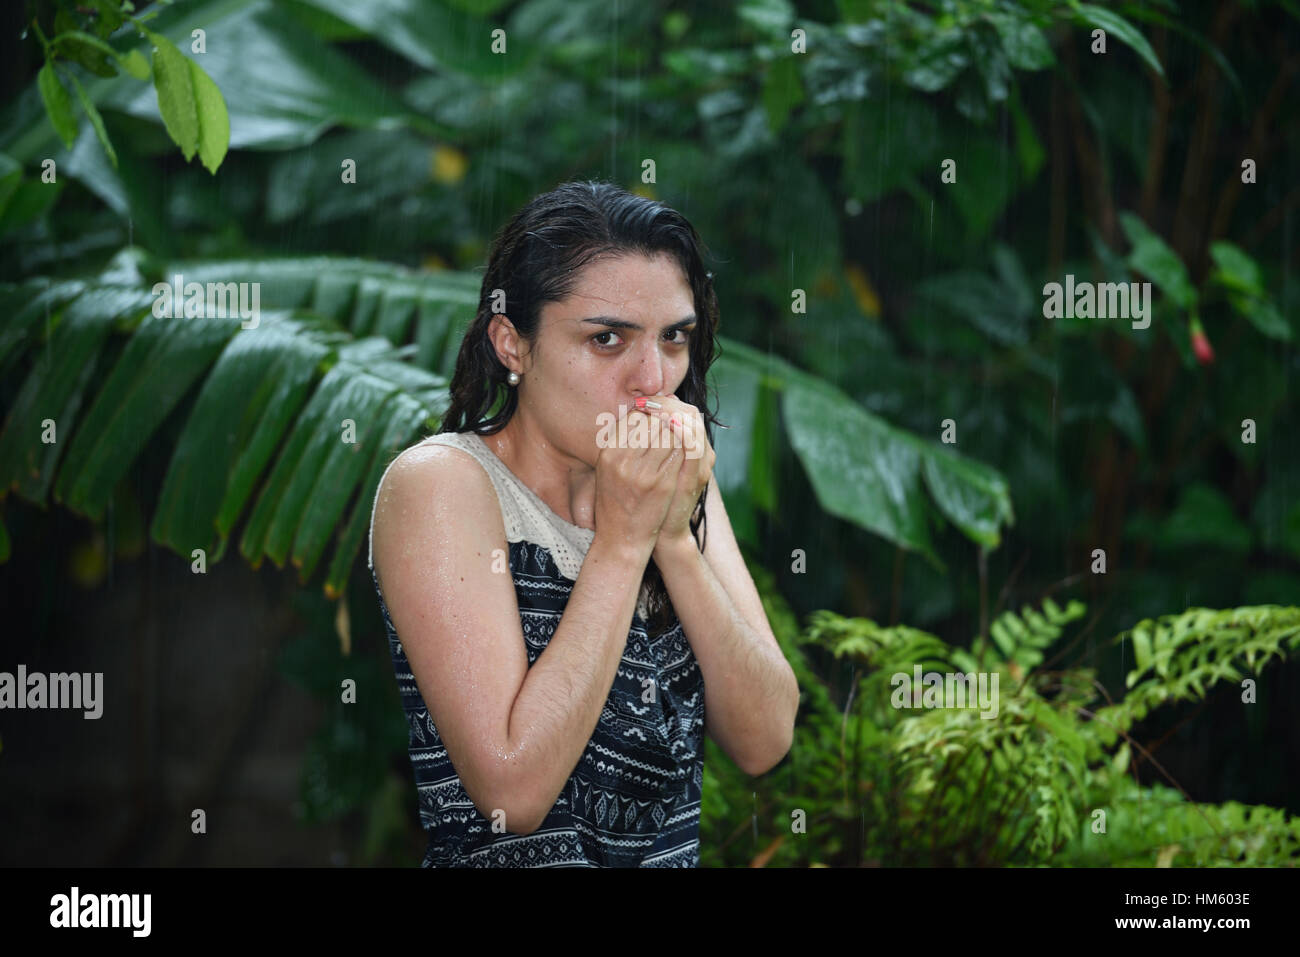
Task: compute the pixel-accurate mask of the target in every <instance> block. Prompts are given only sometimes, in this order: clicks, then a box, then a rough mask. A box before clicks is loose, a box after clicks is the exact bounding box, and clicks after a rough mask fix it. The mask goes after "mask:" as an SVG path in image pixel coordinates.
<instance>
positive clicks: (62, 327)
mask: <svg viewBox="0 0 1300 957" xmlns="http://www.w3.org/2000/svg"><path fill="white" fill-rule="evenodd" d="M78 285H79V284H78ZM74 288H75V287H74ZM67 291H68V290H67V288H66V287H65V288H63V289H61V290H51V291H50V292H47V293H46V294H43V295H42V296H40V297H38V298H37V299H36V300H34V301H33V303H32V304H31V305H29V306H28V308H27V310H25V312H26V313H27V314H28V315H29V316H32V314H33V313H34V316H32V317H33V318H41V317H42V314H43V311H44V309H43V307H44V306H45V305H48V304H49V302H50V301H51V300H52V298H53V295H52V294H54V295H58V294H65V293H66V292H67ZM149 302H150V296H149V295H148V293H146V292H145V291H144V290H141V289H116V288H111V287H109V288H105V287H91V288H90V289H88V290H87V291H85V292H82V293H81V294H80V295H79V296H78V298H77V299H76V300H75V301H73V302H72V303H71V304H70V305H68V306H66V308H63V309H62V310H61V313H60V314H59V315H58V316H57V317H56V321H55V324H54V328H53V331H52V333H51V334H50V337H49V339H48V340H47V341H46V342H45V344H44V345H43V346H41V347H40V348H39V350H38V351H36V352H35V354H34V359H35V361H34V363H33V365H32V369H31V372H30V373H29V375H28V376H27V379H26V380H25V381H24V382H23V385H22V388H21V389H20V390H19V392H18V396H17V397H16V399H15V400H14V404H13V407H12V408H11V409H10V410H9V414H8V416H7V417H6V419H5V425H4V432H3V433H2V434H0V482H3V487H4V488H6V489H9V488H13V489H16V490H17V491H18V492H19V494H21V495H22V496H23V497H24V498H27V499H29V500H30V501H33V502H40V503H42V504H43V503H44V501H45V496H46V493H47V491H48V489H49V486H50V479H51V477H52V475H53V472H54V465H55V462H56V461H57V460H58V458H59V456H60V454H61V453H63V451H64V450H65V449H67V448H68V447H69V445H70V443H71V442H72V437H73V432H74V429H75V426H76V423H77V413H78V411H79V409H80V407H81V404H82V398H83V393H84V391H85V388H86V385H87V383H88V382H89V380H90V378H91V376H92V375H93V374H94V372H95V369H96V366H97V361H98V359H99V354H100V349H101V347H102V345H103V343H104V340H105V339H106V338H107V337H108V334H109V330H110V329H111V327H112V325H113V323H114V321H116V320H117V319H118V318H119V317H121V316H124V315H132V314H138V313H139V312H142V311H143V310H145V309H148V308H149ZM47 421H49V422H52V423H53V425H54V430H53V437H54V441H53V442H46V441H44V437H45V435H46V427H45V425H44V423H46V422H47Z"/></svg>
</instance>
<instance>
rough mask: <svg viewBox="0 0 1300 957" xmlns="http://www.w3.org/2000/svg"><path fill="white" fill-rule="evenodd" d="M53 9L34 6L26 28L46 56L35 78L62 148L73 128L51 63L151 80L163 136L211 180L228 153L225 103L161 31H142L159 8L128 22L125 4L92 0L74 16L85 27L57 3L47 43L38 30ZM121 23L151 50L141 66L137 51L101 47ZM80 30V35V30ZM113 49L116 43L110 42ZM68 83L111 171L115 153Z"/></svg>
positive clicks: (79, 90)
mask: <svg viewBox="0 0 1300 957" xmlns="http://www.w3.org/2000/svg"><path fill="white" fill-rule="evenodd" d="M53 6H55V5H54V4H44V5H41V6H40V7H38V9H37V14H36V17H35V18H34V19H33V21H32V25H33V27H34V28H35V32H36V36H37V38H38V39H39V40H40V43H41V46H42V47H43V48H44V51H45V65H44V66H42V67H41V70H40V73H39V75H38V85H39V87H40V91H41V100H42V101H43V103H44V105H45V112H46V114H47V115H48V116H49V118H50V123H51V125H52V126H53V127H54V129H55V131H56V132H57V133H58V135H59V138H60V139H61V140H62V141H63V144H64V146H66V147H67V148H68V149H71V148H72V146H73V142H74V140H75V139H76V137H77V126H76V120H75V118H74V117H73V114H72V104H71V102H70V101H69V99H68V94H67V91H66V90H65V89H64V88H63V84H62V83H61V81H60V79H59V76H58V72H57V69H56V63H58V62H59V60H64V61H65V62H69V63H76V64H78V65H80V66H81V67H83V68H84V69H85V70H86V71H87V72H88V73H91V74H94V75H95V76H98V77H106V78H113V77H116V76H118V72H117V70H118V68H119V67H120V68H121V69H122V70H123V71H125V73H126V74H127V75H128V76H130V77H132V78H134V79H136V80H147V79H148V78H149V76H150V74H151V73H152V75H153V81H154V90H155V92H156V93H157V96H158V111H159V114H160V115H161V117H162V121H163V124H164V125H165V127H166V129H167V133H168V135H169V136H170V137H171V138H172V141H173V142H175V143H176V145H178V146H179V147H180V148H181V152H182V154H183V155H184V156H185V159H186V161H187V162H188V161H189V160H190V159H191V158H192V157H193V156H194V154H195V152H198V154H199V158H200V160H201V161H202V163H203V165H204V166H205V167H206V168H207V170H208V172H209V173H213V174H215V173H216V172H217V168H218V167H219V166H220V165H221V161H222V160H223V159H224V158H225V155H226V150H227V148H228V147H229V146H230V118H229V115H228V114H227V111H226V101H225V99H224V97H222V95H221V91H220V90H218V89H217V86H216V84H215V83H213V82H212V78H211V77H210V76H208V74H207V73H206V72H204V70H203V68H202V67H200V66H199V65H198V63H197V62H196V61H195V60H193V59H190V58H187V57H186V56H185V55H184V54H182V53H181V52H180V50H179V49H177V47H176V45H175V44H174V43H173V42H172V41H171V40H170V39H168V38H167V37H166V36H164V35H163V34H162V33H161V32H157V31H155V30H150V29H149V28H148V27H146V26H145V25H144V24H145V22H146V21H148V20H151V19H153V18H154V17H156V16H158V15H159V13H161V12H162V11H163V7H164V6H165V5H162V6H159V7H158V8H156V9H152V10H150V11H148V12H147V13H143V14H141V15H139V16H135V15H134V14H133V11H134V4H132V3H130V2H123V3H113V2H110V0H99V2H97V3H95V4H93V5H92V6H89V7H82V8H79V9H78V13H77V15H76V16H80V17H82V19H83V20H84V21H85V23H84V24H82V25H78V23H77V19H76V16H74V14H72V13H70V12H69V8H68V7H67V6H64V5H61V4H60V5H57V9H56V10H55V12H54V14H53V22H54V28H55V31H56V32H55V34H54V36H53V37H51V38H50V39H48V40H47V39H46V37H45V33H44V31H43V30H42V29H41V25H40V24H41V19H42V18H43V17H44V16H46V15H47V14H48V11H49V8H50V7H53ZM165 19H166V18H165ZM171 19H174V18H171ZM124 23H129V24H130V25H131V26H132V27H134V28H135V30H136V32H137V33H139V35H140V37H142V38H143V39H145V40H147V41H148V43H149V44H150V46H151V52H150V59H149V61H148V62H146V61H145V58H144V55H143V53H142V52H141V51H140V50H139V49H132V50H125V51H124V50H121V49H118V48H117V47H115V46H112V45H111V44H110V43H109V42H108V40H109V37H110V35H111V34H113V33H115V32H116V31H117V30H118V29H119V28H120V27H121V26H122V25H123V24H124ZM83 25H84V27H85V29H82V28H81V26H83ZM87 30H94V31H95V33H96V34H97V35H92V34H91V33H88V32H86V31H87ZM113 42H115V43H116V42H120V40H116V39H115V40H114V41H113ZM68 80H69V82H70V83H71V84H72V89H73V91H74V92H75V93H76V94H77V100H78V102H79V103H80V104H81V107H82V109H83V110H85V112H86V116H87V118H88V119H89V120H90V124H91V127H92V129H93V130H94V131H95V136H96V137H97V138H98V139H99V142H100V145H101V146H103V148H104V153H105V154H106V155H107V157H108V160H109V162H110V163H111V164H112V165H113V167H114V168H115V169H116V168H117V165H118V162H117V151H116V150H115V149H114V148H113V144H112V142H111V141H110V140H109V136H108V130H107V129H106V128H105V126H104V120H103V118H102V117H101V116H100V113H99V109H98V108H97V107H96V105H95V101H94V99H93V98H92V97H91V96H90V95H88V94H87V92H86V90H85V89H84V88H83V87H82V85H81V83H80V81H78V79H77V77H76V76H75V75H74V74H71V73H69V75H68Z"/></svg>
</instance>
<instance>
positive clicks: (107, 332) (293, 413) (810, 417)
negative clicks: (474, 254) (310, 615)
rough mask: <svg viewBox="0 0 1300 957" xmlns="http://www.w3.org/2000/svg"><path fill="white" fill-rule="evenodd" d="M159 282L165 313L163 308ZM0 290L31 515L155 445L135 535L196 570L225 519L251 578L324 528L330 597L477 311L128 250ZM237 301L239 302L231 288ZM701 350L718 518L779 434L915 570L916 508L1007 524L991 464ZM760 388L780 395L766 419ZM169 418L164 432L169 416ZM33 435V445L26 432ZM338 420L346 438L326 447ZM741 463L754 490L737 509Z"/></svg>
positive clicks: (846, 513) (102, 487)
mask: <svg viewBox="0 0 1300 957" xmlns="http://www.w3.org/2000/svg"><path fill="white" fill-rule="evenodd" d="M142 265H143V266H144V268H145V269H146V270H147V271H149V272H151V273H152V276H151V278H152V277H157V278H158V279H159V280H160V283H159V285H160V287H161V288H160V290H159V289H154V287H153V285H151V284H150V283H149V281H148V280H147V279H146V278H145V277H144V276H143V275H142V274H141V273H140V267H141V266H142ZM176 276H179V277H181V279H182V285H183V286H184V287H185V288H184V293H183V296H182V298H181V302H182V304H183V305H184V308H185V312H186V315H184V316H172V315H170V311H171V309H170V306H171V304H172V303H171V300H172V298H173V287H172V286H170V285H169V283H174V282H175V279H174V278H173V277H176ZM214 283H219V284H221V289H224V290H226V291H233V290H235V288H236V284H239V283H246V284H249V288H252V287H253V286H254V285H255V286H256V289H257V290H258V301H259V307H258V308H259V309H261V310H263V314H262V315H261V318H260V320H257V321H254V320H253V319H251V318H249V317H244V316H241V315H238V314H235V312H234V303H233V301H227V300H226V299H219V298H215V297H219V296H220V295H221V294H220V293H215V294H214V293H213V292H211V291H210V290H211V289H212V288H214V287H213V284H214ZM191 288H192V289H194V290H197V293H195V295H197V296H198V297H199V299H200V300H202V301H198V300H196V299H195V298H194V296H192V295H191ZM146 290H150V291H146ZM0 293H2V294H6V295H8V294H11V295H10V299H11V302H12V305H13V310H14V315H15V319H14V322H13V325H12V327H11V329H10V331H9V333H8V334H7V335H5V336H0V366H4V365H7V366H8V367H9V368H10V369H12V370H14V371H19V370H24V369H25V371H26V376H25V378H24V379H23V381H22V385H21V387H19V389H18V391H17V393H16V395H15V396H14V398H13V400H12V403H11V404H9V405H8V407H7V408H6V409H5V417H4V425H3V429H2V430H0V483H2V484H0V488H3V489H4V490H5V491H6V492H7V491H8V490H13V491H16V492H18V494H19V495H21V496H22V497H24V498H26V499H28V500H30V501H33V502H37V503H44V502H45V499H46V495H47V493H49V492H51V491H52V492H53V496H54V499H55V500H56V501H58V502H60V503H62V504H63V505H65V506H67V507H68V508H71V509H73V510H75V511H77V512H80V513H82V514H84V515H86V516H87V517H89V518H91V519H94V520H99V519H101V518H102V517H103V516H104V514H105V512H106V510H107V508H108V505H109V502H110V501H111V499H112V496H113V494H114V491H115V489H116V488H117V486H118V483H119V482H120V481H121V480H122V478H123V476H125V475H126V474H127V472H128V470H129V469H130V467H131V465H132V463H134V462H135V461H137V460H138V459H139V457H140V455H141V453H142V452H143V450H144V449H145V448H146V446H147V445H148V444H149V443H150V442H151V441H153V440H154V439H155V437H161V438H162V441H163V442H164V444H165V445H166V447H167V448H168V452H167V454H168V457H169V460H170V465H169V467H168V469H167V472H166V474H165V476H164V477H163V480H162V484H161V487H160V489H159V491H158V495H157V505H156V508H155V509H154V510H153V518H152V527H151V534H152V536H153V539H154V540H155V541H157V542H159V543H162V544H164V545H167V546H168V547H170V548H171V549H173V550H174V551H176V552H177V553H178V554H180V555H182V556H184V557H185V558H187V559H188V558H189V557H190V556H191V553H192V551H193V550H194V549H198V548H201V549H204V550H205V552H207V553H208V555H209V559H210V560H212V561H215V560H218V559H220V558H221V557H222V555H224V553H225V550H226V546H227V541H228V538H229V536H230V535H231V534H232V532H233V530H234V529H235V526H236V524H237V522H238V521H239V520H240V519H241V518H242V517H244V516H245V515H246V516H247V523H246V525H245V527H244V531H243V535H242V538H241V541H240V553H241V554H242V555H243V557H244V558H245V559H246V560H247V561H248V562H250V563H251V564H252V565H254V566H255V567H256V566H257V565H259V564H260V563H261V561H262V560H263V559H264V558H270V559H271V560H272V561H273V562H274V563H275V564H276V565H278V566H283V565H284V564H286V563H287V562H292V563H293V565H294V566H295V567H297V568H298V569H299V572H300V574H301V577H302V579H303V580H304V581H306V580H307V579H308V578H310V577H311V576H312V574H313V573H314V572H315V570H316V568H317V567H318V565H319V563H320V562H321V560H322V559H323V558H324V555H325V550H326V548H327V546H328V544H329V541H330V538H331V536H333V535H335V533H336V531H337V543H338V544H337V547H336V549H335V551H334V555H333V558H332V559H331V560H330V563H329V566H328V571H327V576H326V590H327V592H329V593H330V594H338V592H339V590H340V588H341V585H342V583H343V581H344V580H345V578H346V574H347V571H348V569H349V567H350V564H351V563H352V561H353V560H354V559H355V557H356V555H357V552H358V550H359V548H360V546H361V543H362V540H363V538H364V534H365V529H366V527H367V525H368V521H369V518H370V502H371V500H372V498H373V495H374V490H375V488H376V487H377V486H378V482H379V478H380V476H381V475H382V472H383V469H384V467H385V466H386V465H387V464H388V462H389V461H390V460H391V457H392V455H393V454H395V453H396V452H397V451H398V450H400V449H401V448H403V447H404V446H405V445H407V444H409V443H411V442H412V441H414V440H415V438H416V437H417V435H418V434H419V433H420V432H421V430H422V429H426V428H434V427H436V425H435V423H436V421H437V418H438V416H439V415H440V414H441V411H442V409H444V408H445V407H446V403H447V401H448V396H447V394H446V376H447V375H448V374H449V373H450V372H451V370H452V367H453V364H454V362H455V358H456V355H457V353H458V351H459V346H460V336H461V333H462V329H463V327H462V325H461V317H464V316H466V315H468V314H470V313H472V311H473V310H474V309H475V308H476V306H477V298H478V290H477V283H476V280H475V277H473V276H472V275H466V274H452V273H449V272H439V273H432V274H419V273H414V272H411V271H410V270H406V269H403V268H401V267H397V266H392V265H387V264H377V263H366V262H361V261H354V260H343V259H335V258H331V259H325V258H313V259H305V260H261V261H256V262H254V261H237V262H177V263H170V264H167V265H165V266H164V265H161V264H151V263H149V262H148V261H147V258H146V257H141V256H139V255H138V253H137V252H132V251H130V250H128V251H124V252H123V254H122V255H121V256H120V257H118V259H117V260H116V261H115V262H114V263H113V264H112V265H111V266H110V268H109V269H108V270H107V271H106V272H105V273H103V274H101V275H100V276H97V277H88V278H87V279H84V280H71V279H68V280H60V281H51V282H48V283H42V282H40V281H31V282H29V283H27V284H25V285H22V286H10V287H3V288H0ZM239 296H240V303H241V304H242V305H248V303H247V300H248V299H249V298H250V297H251V294H246V293H245V292H240V293H239ZM207 297H214V298H213V299H212V302H213V306H216V305H219V306H220V308H219V309H216V308H212V307H210V306H209V305H208V302H207ZM160 304H165V305H166V306H168V307H169V308H167V309H164V308H159V307H160ZM191 306H193V307H194V308H193V309H192V310H191ZM228 306H229V307H230V309H231V314H230V315H227V307H228ZM191 311H192V312H193V315H190V314H189V313H190V312H191ZM250 315H251V314H250ZM42 319H45V322H44V323H42V322H41V320H42ZM119 348H120V352H119V351H118V350H119ZM722 348H723V352H724V355H723V356H722V357H721V358H720V359H719V360H718V366H717V383H718V386H719V388H720V389H721V390H722V395H721V399H722V404H723V407H724V408H727V409H736V410H737V411H738V412H742V415H741V416H740V417H739V418H738V419H737V420H736V421H735V422H734V423H728V424H734V426H735V427H734V428H732V429H730V430H729V431H728V432H727V433H726V438H725V439H724V440H722V442H723V444H722V445H721V446H720V452H719V462H721V463H723V464H722V466H721V467H720V468H719V470H718V473H719V481H720V483H721V485H722V487H723V488H724V492H725V493H726V494H727V495H728V496H729V500H730V501H732V502H733V503H734V505H733V507H734V508H735V509H736V510H737V512H738V513H739V512H744V511H750V512H752V510H754V509H755V508H765V509H768V510H775V509H776V508H778V507H779V505H780V499H781V497H782V496H784V495H786V494H788V493H787V492H786V490H785V489H784V488H783V487H781V486H780V485H778V484H776V483H775V481H773V480H772V479H771V477H772V476H774V475H775V474H777V473H778V471H779V470H778V469H777V468H776V467H775V465H774V461H775V455H776V450H775V448H774V447H773V445H772V437H773V436H777V435H780V434H781V433H782V430H783V428H788V429H789V430H790V433H789V434H790V438H791V444H792V445H793V446H794V451H795V455H796V456H797V459H798V460H799V461H800V462H801V463H802V465H803V466H804V468H805V469H806V470H807V473H808V475H809V477H810V478H811V479H812V480H813V481H814V483H815V485H816V488H817V493H818V496H819V498H820V500H821V501H822V502H823V504H824V506H825V507H826V508H827V509H828V510H829V511H831V512H833V513H834V514H837V515H841V516H843V517H844V518H846V519H848V520H849V521H852V522H856V523H858V524H859V525H861V526H862V527H864V528H868V529H871V530H873V531H877V532H879V533H880V534H882V535H884V536H885V537H886V538H888V539H890V540H891V541H894V542H896V543H898V544H901V545H905V546H908V547H915V548H918V549H919V550H922V551H923V552H924V553H926V554H927V555H930V556H931V557H933V553H932V552H931V551H930V549H929V543H928V540H927V538H926V536H925V526H924V524H923V522H924V520H925V518H926V517H927V516H928V515H941V516H943V517H946V518H948V519H950V520H952V521H953V522H954V523H956V524H957V525H958V526H959V527H960V528H961V529H962V530H963V531H964V532H965V533H966V534H967V535H969V536H971V537H972V538H974V539H976V540H977V541H981V542H988V541H996V539H997V536H998V535H999V534H1000V528H1001V525H1002V524H1003V523H1004V522H1008V521H1010V519H1011V504H1010V499H1009V496H1008V494H1007V488H1006V482H1005V480H1003V479H1002V477H1001V476H1000V475H998V474H997V472H995V471H994V470H992V469H989V468H987V467H986V466H982V465H980V464H979V463H977V462H973V461H971V460H969V459H965V458H963V457H962V456H959V455H957V454H955V453H952V452H950V451H947V450H946V449H943V448H941V447H938V446H936V445H934V444H932V443H928V442H923V441H921V440H919V439H918V438H916V437H915V436H911V435H908V434H907V433H905V432H903V431H901V430H899V429H895V428H892V427H891V426H889V425H888V424H887V423H885V422H884V421H882V420H880V419H878V418H876V417H875V416H872V415H870V414H869V413H867V412H865V411H864V410H862V409H861V408H860V407H858V406H857V405H856V404H855V403H854V402H853V401H852V400H851V399H850V398H848V397H847V396H845V395H843V394H842V393H840V392H839V391H838V390H837V389H835V388H834V387H833V386H830V385H828V384H827V383H825V382H823V381H821V380H819V379H817V378H816V377H815V376H810V375H808V374H806V373H803V372H800V371H799V370H797V369H795V368H793V367H792V366H790V365H789V364H787V363H783V362H781V361H780V360H779V359H776V358H775V357H772V356H765V355H762V354H760V353H757V352H755V351H753V350H750V349H747V348H746V347H744V346H742V345H741V344H739V343H733V342H729V341H726V340H724V341H723V343H722ZM425 367H429V368H432V369H436V370H438V371H437V372H431V371H427V369H426V368H425ZM763 394H771V395H776V396H780V397H781V398H782V400H783V410H784V414H785V419H784V423H785V424H784V425H783V422H782V419H781V418H780V416H779V415H778V409H777V407H776V406H775V404H774V403H773V402H771V401H765V400H763V398H762V395H763ZM83 410H84V411H83ZM177 410H183V412H184V415H185V419H184V424H183V425H181V426H180V427H179V428H177V427H176V426H177V425H178V423H175V422H171V420H170V417H171V416H172V415H173V413H175V412H176V411H177ZM47 422H53V423H54V424H55V426H56V429H57V432H56V440H55V441H53V442H50V441H45V440H44V439H43V437H42V436H43V433H44V430H45V428H46V426H45V423H47ZM168 423H170V427H167V428H165V425H167V424H168ZM347 423H351V428H352V429H353V430H355V437H354V439H352V440H343V441H341V438H342V437H343V434H344V433H342V432H341V430H345V429H346V428H347V427H348V426H347ZM159 433H162V435H161V436H159ZM65 448H66V452H65V451H64V450H65ZM751 463H761V465H760V466H759V469H758V472H759V474H766V475H768V476H769V481H768V483H767V484H766V485H765V486H763V487H762V488H761V489H760V493H759V495H757V496H755V498H754V499H752V500H750V499H749V498H748V497H747V494H746V492H747V489H748V483H747V482H746V481H745V476H746V475H748V474H750V472H751V468H750V465H751ZM56 472H57V475H56ZM864 476H866V478H864ZM879 488H889V489H893V490H895V492H894V493H893V494H892V495H889V496H885V495H881V494H879V493H878V491H877V489H879ZM3 494H4V493H0V495H3ZM250 505H251V511H248V507H249V506H250ZM900 515H902V516H906V520H905V521H900V520H899V516H900ZM738 524H739V523H738ZM740 527H741V528H742V533H743V532H744V531H746V529H745V528H744V526H740ZM748 531H750V533H751V534H752V525H751V526H749V528H748Z"/></svg>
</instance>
